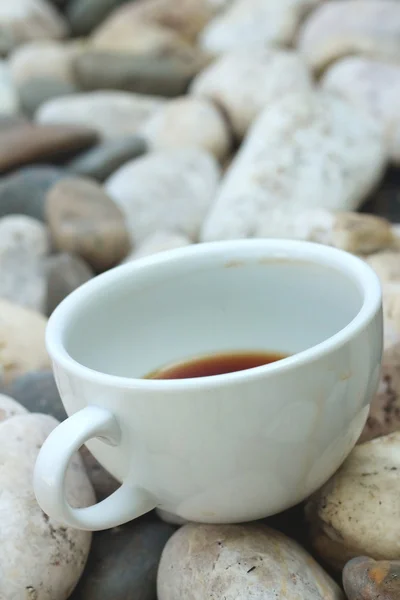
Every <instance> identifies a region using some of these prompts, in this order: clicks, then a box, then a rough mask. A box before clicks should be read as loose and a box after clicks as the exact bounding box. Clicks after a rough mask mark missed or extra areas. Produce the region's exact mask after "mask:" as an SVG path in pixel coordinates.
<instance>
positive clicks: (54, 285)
mask: <svg viewBox="0 0 400 600" xmlns="http://www.w3.org/2000/svg"><path fill="white" fill-rule="evenodd" d="M45 268H46V274H47V315H51V313H52V312H53V310H54V309H55V308H56V307H57V306H58V305H59V304H60V302H62V301H63V300H64V298H66V297H67V296H68V295H69V294H70V293H71V292H73V291H74V290H76V289H77V288H78V287H79V286H81V285H82V284H83V283H85V282H86V281H89V279H91V278H92V277H93V276H94V273H93V271H92V269H91V268H90V267H89V265H88V264H87V263H86V262H85V261H84V260H82V259H81V258H80V257H78V256H75V255H73V254H69V253H68V252H62V253H61V254H54V255H53V256H50V257H49V258H48V259H47V260H46V263H45Z"/></svg>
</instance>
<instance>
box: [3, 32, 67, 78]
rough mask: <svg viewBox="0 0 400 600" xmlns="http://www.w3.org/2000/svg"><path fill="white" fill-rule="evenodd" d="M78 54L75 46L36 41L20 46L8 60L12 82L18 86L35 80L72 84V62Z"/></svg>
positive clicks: (49, 41)
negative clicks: (46, 79)
mask: <svg viewBox="0 0 400 600" xmlns="http://www.w3.org/2000/svg"><path fill="white" fill-rule="evenodd" d="M78 52H79V50H78V46H77V45H76V44H70V43H61V42H57V41H55V40H37V41H33V42H30V43H27V44H24V45H23V46H20V47H19V48H18V49H17V50H16V51H15V52H13V53H12V55H11V56H10V59H9V65H10V72H11V77H12V80H13V82H14V83H15V84H16V85H20V84H22V83H25V82H26V81H29V80H30V79H36V78H40V79H43V78H49V79H52V80H55V81H63V82H65V83H69V84H73V83H74V82H75V78H74V74H73V70H72V61H73V59H74V57H75V56H76V54H77V53H78Z"/></svg>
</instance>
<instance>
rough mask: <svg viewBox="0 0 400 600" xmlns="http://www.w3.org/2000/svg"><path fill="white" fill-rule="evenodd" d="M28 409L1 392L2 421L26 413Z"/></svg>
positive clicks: (0, 419)
mask: <svg viewBox="0 0 400 600" xmlns="http://www.w3.org/2000/svg"><path fill="white" fill-rule="evenodd" d="M27 412H28V411H27V410H26V408H24V407H23V406H21V404H19V402H17V401H16V400H14V399H13V398H11V397H10V396H7V395H6V394H2V393H0V422H2V421H6V420H7V419H11V417H15V415H25V414H26V413H27Z"/></svg>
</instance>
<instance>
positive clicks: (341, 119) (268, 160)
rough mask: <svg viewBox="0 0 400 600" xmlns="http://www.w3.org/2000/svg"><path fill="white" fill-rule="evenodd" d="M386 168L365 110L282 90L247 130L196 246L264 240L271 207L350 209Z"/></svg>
mask: <svg viewBox="0 0 400 600" xmlns="http://www.w3.org/2000/svg"><path fill="white" fill-rule="evenodd" d="M386 165H387V152H386V146H385V144H384V140H383V136H382V128H381V127H380V126H379V124H378V123H377V122H376V120H375V119H374V118H373V117H372V116H371V115H370V114H369V113H368V112H365V113H364V112H363V111H362V110H360V109H359V108H358V107H355V106H354V105H353V104H352V103H350V102H348V101H346V100H344V99H342V98H341V97H340V96H337V95H334V94H330V93H327V92H320V91H315V92H306V91H303V92H301V93H300V92H294V93H293V94H291V93H289V92H287V93H286V94H283V96H282V98H280V99H277V100H276V101H275V102H274V103H273V104H271V106H267V107H266V108H265V109H264V110H263V111H262V112H261V114H260V115H259V116H258V117H257V119H256V121H255V122H254V123H253V125H252V127H251V128H250V131H249V133H248V135H247V136H246V139H245V140H244V142H243V144H242V145H241V147H240V149H239V151H238V152H237V154H236V156H235V158H234V160H233V161H232V163H231V165H230V167H229V168H228V170H227V172H226V174H225V177H224V179H223V181H222V184H221V186H220V188H219V190H218V195H217V198H216V199H215V202H214V203H213V206H212V208H211V210H210V211H209V213H208V214H207V217H206V220H205V223H204V225H203V229H202V234H201V240H202V241H203V242H211V241H217V240H222V239H238V238H246V237H264V236H263V230H264V229H267V228H268V224H269V215H270V213H271V211H273V210H274V209H277V208H280V209H282V210H284V209H285V208H286V207H287V209H288V211H291V210H294V209H295V208H297V209H298V210H299V211H302V210H308V209H327V210H330V211H353V210H356V209H357V208H358V207H359V206H360V205H361V204H362V203H363V201H364V200H365V199H366V197H367V196H368V194H369V193H370V192H371V191H372V190H373V189H374V188H375V186H376V185H377V184H378V183H379V182H380V180H381V178H382V176H383V173H384V170H385V167H386Z"/></svg>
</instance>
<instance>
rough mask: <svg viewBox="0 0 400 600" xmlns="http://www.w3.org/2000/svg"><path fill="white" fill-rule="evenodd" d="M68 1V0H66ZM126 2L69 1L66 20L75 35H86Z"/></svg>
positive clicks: (100, 0) (103, 0) (107, 0)
mask: <svg viewBox="0 0 400 600" xmlns="http://www.w3.org/2000/svg"><path fill="white" fill-rule="evenodd" d="M67 1H68V0H67ZM127 1H128V0H69V2H68V6H67V19H68V21H69V24H70V26H71V29H72V32H73V33H74V34H75V35H87V34H88V33H90V32H91V31H92V29H94V28H95V27H97V25H99V24H100V23H102V21H104V19H105V18H106V17H107V16H108V15H109V14H110V13H111V11H113V10H114V9H115V8H117V7H118V6H121V5H122V4H125V3H126V2H127Z"/></svg>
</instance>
